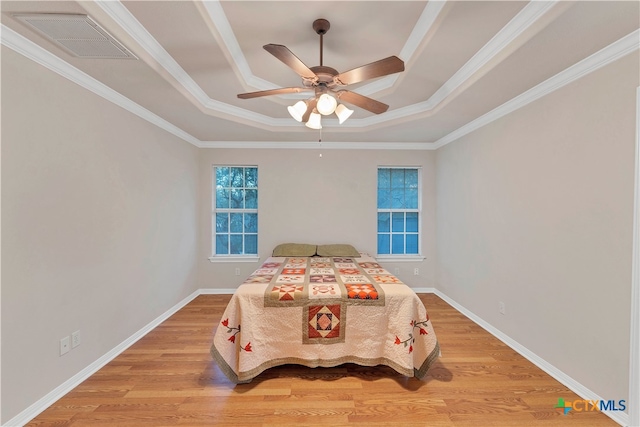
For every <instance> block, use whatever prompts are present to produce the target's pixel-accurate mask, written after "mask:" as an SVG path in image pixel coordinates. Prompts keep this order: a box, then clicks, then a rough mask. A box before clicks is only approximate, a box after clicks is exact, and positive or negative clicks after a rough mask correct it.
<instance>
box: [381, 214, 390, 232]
mask: <svg viewBox="0 0 640 427" xmlns="http://www.w3.org/2000/svg"><path fill="white" fill-rule="evenodd" d="M389 217H390V215H389V212H378V231H379V232H380V231H386V232H387V233H388V232H389V231H391V228H390V227H391V224H390V221H389V220H390V218H389Z"/></svg>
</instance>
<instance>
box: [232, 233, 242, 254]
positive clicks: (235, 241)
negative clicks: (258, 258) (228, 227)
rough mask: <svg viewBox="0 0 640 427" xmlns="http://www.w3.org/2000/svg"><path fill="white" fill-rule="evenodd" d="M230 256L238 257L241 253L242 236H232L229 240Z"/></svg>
mask: <svg viewBox="0 0 640 427" xmlns="http://www.w3.org/2000/svg"><path fill="white" fill-rule="evenodd" d="M229 243H230V246H231V248H230V251H229V253H230V254H231V255H238V254H241V253H242V234H232V235H231V236H230V239H229Z"/></svg>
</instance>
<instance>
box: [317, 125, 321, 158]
mask: <svg viewBox="0 0 640 427" xmlns="http://www.w3.org/2000/svg"><path fill="white" fill-rule="evenodd" d="M319 133H320V137H319V138H318V143H319V144H320V158H322V128H320V131H319Z"/></svg>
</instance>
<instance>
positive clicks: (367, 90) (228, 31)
mask: <svg viewBox="0 0 640 427" xmlns="http://www.w3.org/2000/svg"><path fill="white" fill-rule="evenodd" d="M95 3H96V4H97V5H98V6H99V7H100V8H102V10H104V12H105V13H107V14H108V15H109V17H110V18H111V19H113V20H114V21H115V22H116V23H117V24H118V25H120V26H121V27H122V29H123V30H125V31H126V32H127V34H129V36H130V37H131V38H133V39H134V40H135V41H136V42H137V43H138V44H139V45H140V46H141V47H142V48H143V49H144V50H146V51H147V53H148V54H149V55H150V56H151V57H152V58H153V59H154V60H155V61H156V62H157V63H158V64H159V65H160V66H162V67H163V68H164V69H165V70H166V71H167V72H168V73H169V74H170V75H171V76H172V77H173V78H174V79H175V81H176V82H178V83H179V84H181V85H182V86H183V88H184V90H185V91H186V92H187V93H189V94H190V95H191V96H192V97H193V98H192V99H193V100H194V101H195V102H196V103H198V104H200V107H201V109H202V110H205V112H208V113H209V114H211V115H214V116H216V117H221V118H224V119H229V120H233V121H237V122H241V123H243V124H246V125H249V126H254V127H259V128H262V129H266V130H270V131H287V130H295V131H297V130H299V129H300V124H299V123H297V122H295V121H292V120H288V119H287V120H286V121H283V120H282V119H278V118H273V117H269V116H265V115H263V114H258V113H255V112H253V111H249V110H246V109H244V108H240V107H236V106H233V105H230V104H226V103H223V102H220V101H216V100H213V99H211V98H209V97H208V95H207V94H206V93H205V92H204V91H203V90H202V88H200V87H199V86H198V85H197V83H196V82H195V81H194V80H193V79H192V78H191V77H190V76H189V75H188V74H187V72H186V71H184V69H183V68H182V67H180V65H179V64H178V63H177V62H176V61H175V60H174V59H173V58H172V57H171V55H169V53H168V52H167V51H166V50H165V49H164V48H163V47H162V46H161V45H160V44H159V43H158V42H157V40H155V38H154V37H153V36H152V35H151V34H150V33H149V32H148V31H147V30H146V28H144V26H142V24H141V23H140V22H139V21H138V20H137V19H136V18H135V17H134V16H133V15H132V14H131V12H129V10H128V9H127V8H126V7H125V6H124V5H123V4H122V3H121V2H120V1H119V0H113V1H97V2H95ZM557 3H558V2H557V1H530V2H529V3H527V5H526V6H525V7H524V8H523V9H522V10H521V11H520V12H519V13H518V14H517V15H516V16H515V17H514V18H513V19H511V21H509V23H507V25H505V27H503V28H502V29H501V30H500V31H499V32H498V33H497V34H496V35H495V36H494V37H493V38H492V39H491V40H490V41H489V42H488V43H487V44H486V45H485V46H484V47H483V48H481V49H480V50H479V51H478V52H477V53H476V54H475V55H474V56H473V57H472V58H471V59H470V60H469V61H468V62H467V63H466V64H465V65H464V66H462V67H461V68H460V69H459V70H458V71H457V72H456V73H455V74H454V75H453V76H452V77H451V78H450V79H449V80H448V81H447V82H445V84H444V85H443V86H442V87H440V88H439V89H438V90H437V91H436V92H435V93H434V94H433V95H432V96H431V97H430V98H429V99H428V100H426V101H423V102H419V103H416V104H413V105H409V106H406V107H403V108H398V109H395V110H391V111H388V112H386V113H385V114H382V115H378V116H370V117H366V118H363V119H350V120H349V121H348V122H346V123H344V124H343V125H341V127H343V128H352V129H363V130H364V129H365V128H368V127H371V126H379V125H386V126H390V125H393V124H394V122H395V121H397V120H401V119H406V118H407V117H411V116H415V118H416V119H417V118H419V117H420V116H423V115H425V114H429V113H430V112H432V110H433V109H435V108H436V107H437V106H438V105H439V104H440V103H442V102H443V101H444V100H446V99H450V97H452V96H454V91H455V90H456V89H458V88H459V87H461V86H462V85H463V84H465V83H470V82H472V81H471V79H472V77H473V76H474V75H475V74H476V73H477V72H478V71H479V70H480V69H482V68H483V67H484V66H486V64H487V63H488V62H489V61H490V60H491V59H493V58H495V57H496V55H498V54H499V53H500V52H502V51H503V50H504V49H505V48H506V47H507V46H509V45H510V44H511V43H513V42H514V41H515V40H516V38H517V37H518V36H520V35H521V34H522V33H523V32H524V31H525V30H527V29H528V28H530V27H531V26H532V25H533V24H534V23H535V22H537V21H538V20H539V19H540V18H541V17H542V16H543V15H544V14H545V13H547V12H548V11H549V10H551V9H552V8H553V7H554V6H555V5H556V4H557ZM445 4H446V1H432V2H428V3H427V5H426V6H425V9H424V10H423V12H422V14H421V16H420V18H419V19H418V21H417V23H416V25H415V26H414V28H413V30H412V32H411V34H410V36H409V38H408V40H407V41H406V42H405V45H404V47H403V49H402V52H401V55H402V56H403V57H405V55H406V59H407V60H410V59H411V57H412V55H413V54H414V53H415V52H416V50H417V48H418V47H419V46H420V44H421V43H423V42H424V41H425V40H426V39H427V35H428V34H429V30H430V29H431V28H432V26H433V24H434V22H435V21H436V19H437V17H438V16H439V14H440V12H441V11H442V9H443V8H444V6H445ZM198 5H199V6H198V7H200V8H202V9H204V12H203V15H204V16H205V18H208V19H209V20H210V23H211V24H212V25H211V27H213V28H212V34H213V36H214V37H215V38H216V40H218V42H219V44H220V47H221V49H222V50H223V52H224V54H225V57H226V58H227V59H228V60H229V62H230V63H231V64H232V68H233V69H234V71H235V72H236V75H237V76H238V78H239V80H240V82H241V83H242V84H244V85H245V86H247V87H251V86H252V87H255V88H257V89H260V90H267V89H273V88H275V85H273V83H270V82H266V81H265V80H262V79H259V78H258V77H256V76H254V75H253V73H252V72H251V69H250V67H249V65H248V63H247V61H246V58H245V57H244V54H243V53H242V50H241V49H240V46H239V44H238V42H237V39H236V38H235V35H234V34H233V30H232V28H231V25H230V24H229V21H228V20H227V18H226V15H225V14H224V10H223V8H222V6H221V4H220V2H219V1H218V0H212V1H207V2H204V3H202V5H201V6H200V4H198ZM202 9H201V11H202ZM398 78H399V76H397V75H395V76H387V77H385V78H382V79H380V80H379V81H376V82H373V83H369V84H368V85H364V86H362V87H361V88H359V89H358V90H357V92H358V93H361V94H363V95H369V94H371V93H374V92H376V91H380V90H383V89H386V88H388V87H391V86H392V85H393V84H394V83H395V82H396V81H397V79H398ZM336 122H337V121H336ZM327 125H328V127H332V126H333V123H331V122H329V123H327Z"/></svg>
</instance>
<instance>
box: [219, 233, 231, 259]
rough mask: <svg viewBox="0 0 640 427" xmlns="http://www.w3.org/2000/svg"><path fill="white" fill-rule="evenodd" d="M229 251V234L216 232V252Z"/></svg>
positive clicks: (223, 253) (220, 253)
mask: <svg viewBox="0 0 640 427" xmlns="http://www.w3.org/2000/svg"><path fill="white" fill-rule="evenodd" d="M228 253H229V236H228V235H226V234H216V254H218V255H227V254H228Z"/></svg>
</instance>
